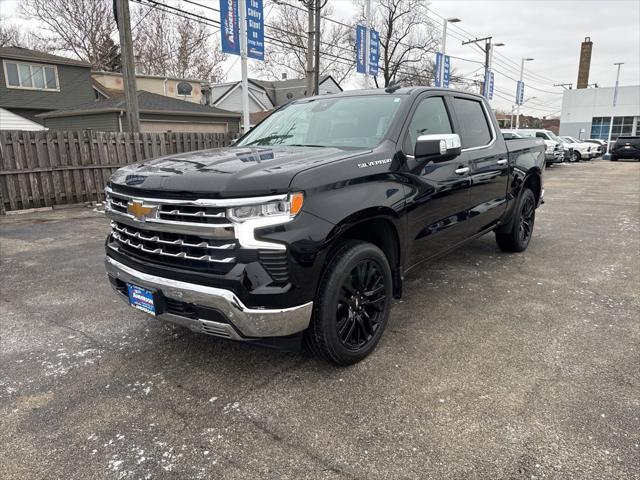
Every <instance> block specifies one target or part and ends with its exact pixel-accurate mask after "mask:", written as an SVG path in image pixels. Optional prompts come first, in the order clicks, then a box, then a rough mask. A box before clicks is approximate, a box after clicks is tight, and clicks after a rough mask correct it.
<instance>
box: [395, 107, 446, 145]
mask: <svg viewBox="0 0 640 480" xmlns="http://www.w3.org/2000/svg"><path fill="white" fill-rule="evenodd" d="M440 133H452V130H451V122H450V120H449V114H448V113H447V109H446V107H445V106H444V100H443V98H442V97H429V98H425V99H424V100H422V101H421V102H420V103H419V104H418V108H416V111H415V112H414V114H413V118H412V119H411V123H410V124H409V131H408V132H407V136H406V137H405V142H404V151H405V152H406V153H407V154H409V155H413V150H414V149H415V146H416V140H417V139H418V137H419V136H420V135H436V134H440Z"/></svg>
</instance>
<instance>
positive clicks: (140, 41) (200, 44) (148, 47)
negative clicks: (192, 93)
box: [133, 7, 227, 81]
mask: <svg viewBox="0 0 640 480" xmlns="http://www.w3.org/2000/svg"><path fill="white" fill-rule="evenodd" d="M133 23H134V25H136V28H135V30H134V32H133V33H134V40H133V42H134V49H135V55H136V68H137V70H138V71H139V72H140V73H145V74H149V75H169V76H174V77H180V78H198V79H203V80H213V81H222V80H223V79H224V73H225V72H224V69H223V68H222V62H223V61H224V60H225V59H226V58H227V56H226V55H225V54H223V53H222V51H221V50H220V48H219V46H218V42H217V38H215V35H214V32H213V29H212V28H211V27H210V26H208V25H206V24H204V23H201V22H198V21H197V19H195V18H187V16H177V15H174V14H172V13H170V12H169V11H164V10H162V9H154V8H152V7H141V8H139V9H137V10H136V12H135V14H134V22H133Z"/></svg>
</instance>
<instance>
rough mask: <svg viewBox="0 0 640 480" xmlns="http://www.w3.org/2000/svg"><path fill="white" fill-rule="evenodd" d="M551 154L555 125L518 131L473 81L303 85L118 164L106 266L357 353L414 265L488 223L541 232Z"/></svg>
mask: <svg viewBox="0 0 640 480" xmlns="http://www.w3.org/2000/svg"><path fill="white" fill-rule="evenodd" d="M544 155H545V145H544V143H543V141H542V140H540V139H536V138H531V139H514V140H508V141H505V140H504V139H503V138H502V135H500V130H499V127H498V124H497V122H496V120H495V117H494V115H493V114H492V112H491V110H490V107H489V105H488V104H487V103H486V102H485V100H484V99H483V98H482V97H479V96H476V95H472V94H467V93H463V92H457V91H452V90H443V89H434V88H422V87H420V88H409V87H405V88H389V89H387V90H382V89H381V90H374V91H352V92H344V93H341V94H337V95H323V96H318V97H309V98H305V99H302V100H298V101H295V102H292V103H290V104H288V105H286V106H285V107H283V108H280V109H279V110H277V111H276V112H274V113H273V114H272V115H271V116H270V117H268V118H267V119H266V120H264V121H263V122H262V123H260V124H259V125H257V126H256V127H255V128H253V129H252V130H251V131H250V132H248V133H247V134H246V135H245V136H244V137H242V138H241V139H240V140H239V141H238V142H237V143H236V144H235V145H234V146H231V147H227V148H221V149H216V150H206V151H196V152H190V153H180V154H176V155H171V156H167V157H162V158H158V159H155V160H150V161H144V162H142V163H138V164H134V165H130V166H126V167H124V168H121V169H120V170H118V171H117V172H116V173H114V174H113V176H112V177H111V179H110V181H109V183H108V185H107V188H106V195H107V201H106V213H107V215H108V216H109V217H110V218H111V220H112V223H111V227H112V230H111V232H110V234H109V237H108V238H107V241H106V254H107V256H106V269H107V273H108V277H109V280H110V282H111V285H112V286H113V287H114V289H115V290H116V291H117V292H118V293H119V294H120V295H121V296H122V297H123V299H125V300H126V301H127V302H129V303H130V304H131V306H133V307H135V308H138V309H140V310H142V311H144V312H147V313H149V314H151V315H153V316H155V317H157V318H158V319H161V320H165V321H168V322H171V323H174V324H178V325H182V326H185V327H188V328H190V329H192V330H194V331H197V332H201V333H206V334H210V335H215V336H218V337H225V338H230V339H234V340H241V341H248V342H256V343H261V344H274V345H279V344H280V342H284V343H286V344H287V345H289V347H288V348H290V345H291V343H297V344H298V345H302V344H305V345H306V346H307V347H308V348H310V349H311V351H312V352H314V353H316V354H317V355H320V356H321V357H323V358H325V359H327V360H329V361H331V362H334V363H337V364H341V365H347V364H352V363H355V362H357V361H359V360H361V359H363V358H364V357H366V356H367V355H368V354H369V353H371V351H372V350H373V349H374V348H375V346H376V344H377V343H378V341H379V340H380V337H381V336H382V334H383V332H384V329H385V326H386V324H387V321H388V319H389V312H390V309H391V303H392V298H393V297H395V298H400V296H401V295H402V283H403V280H404V278H405V275H407V273H408V272H410V271H411V270H415V269H417V268H419V267H421V269H424V268H425V267H424V265H425V262H426V261H428V260H431V259H433V258H434V257H436V256H438V255H441V254H443V253H445V252H448V251H450V250H452V249H454V248H457V247H459V246H461V245H462V244H464V243H465V242H467V241H469V240H472V239H474V238H477V237H479V236H480V235H483V234H485V233H488V232H495V237H496V240H497V243H498V246H499V247H500V249H502V250H504V251H508V252H521V251H523V250H525V249H526V248H527V245H528V244H529V242H530V240H531V236H532V233H533V225H534V220H535V211H536V208H537V207H538V206H539V205H540V204H541V202H542V199H543V193H544V190H543V184H542V175H543V170H544V162H545V158H544Z"/></svg>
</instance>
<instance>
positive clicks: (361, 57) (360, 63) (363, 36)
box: [356, 25, 367, 73]
mask: <svg viewBox="0 0 640 480" xmlns="http://www.w3.org/2000/svg"><path fill="white" fill-rule="evenodd" d="M366 40H367V28H366V27H365V26H364V25H357V26H356V72H358V73H366V72H367V65H366V62H365V55H366V51H367V49H366V46H365V41H366Z"/></svg>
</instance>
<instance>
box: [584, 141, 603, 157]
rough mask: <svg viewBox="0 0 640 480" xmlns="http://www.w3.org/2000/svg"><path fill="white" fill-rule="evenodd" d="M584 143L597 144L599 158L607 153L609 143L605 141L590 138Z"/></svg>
mask: <svg viewBox="0 0 640 480" xmlns="http://www.w3.org/2000/svg"><path fill="white" fill-rule="evenodd" d="M583 142H587V143H593V144H595V145H596V146H597V147H596V149H597V150H596V152H597V154H598V156H599V157H601V156H602V155H604V154H605V153H607V142H606V141H605V140H600V139H599V138H588V139H586V140H583Z"/></svg>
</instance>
